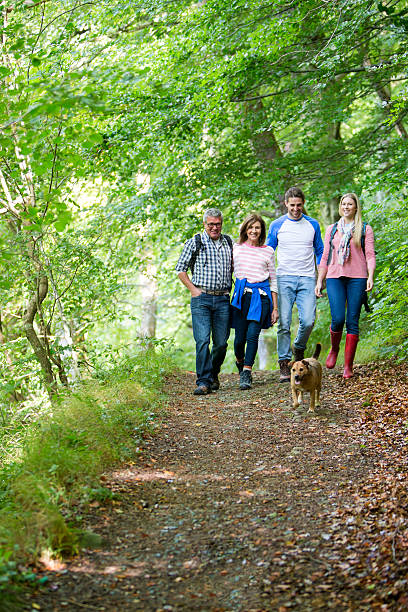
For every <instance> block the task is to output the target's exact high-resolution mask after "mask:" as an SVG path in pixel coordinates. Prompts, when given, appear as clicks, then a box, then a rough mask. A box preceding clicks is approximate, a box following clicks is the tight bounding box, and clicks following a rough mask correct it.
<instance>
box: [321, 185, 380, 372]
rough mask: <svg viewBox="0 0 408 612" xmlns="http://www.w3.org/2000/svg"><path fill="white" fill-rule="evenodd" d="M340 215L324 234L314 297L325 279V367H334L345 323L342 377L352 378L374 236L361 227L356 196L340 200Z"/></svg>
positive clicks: (370, 276) (369, 284) (372, 261)
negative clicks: (327, 313) (327, 340)
mask: <svg viewBox="0 0 408 612" xmlns="http://www.w3.org/2000/svg"><path fill="white" fill-rule="evenodd" d="M339 215H340V221H338V223H337V226H336V228H334V226H335V224H333V225H329V227H328V228H327V230H326V236H325V240H324V252H323V256H322V259H321V261H320V265H319V274H318V278H317V283H316V289H315V293H316V296H317V297H322V284H323V281H324V279H325V278H326V277H327V281H326V287H327V295H328V297H329V303H330V311H331V317H332V320H331V326H330V336H331V350H330V353H329V355H328V357H327V360H326V367H327V368H334V366H335V365H336V360H337V355H338V352H339V346H340V341H341V336H342V333H343V326H344V321H346V329H347V335H346V346H345V350H344V372H343V377H344V378H351V377H352V376H353V361H354V355H355V353H356V348H357V343H358V338H359V319H360V312H361V306H362V305H363V303H364V301H365V299H366V295H367V292H368V291H371V289H372V288H373V283H374V270H375V252H374V234H373V230H372V228H371V226H370V225H368V224H363V221H362V218H361V206H360V201H359V199H358V197H357V195H356V194H355V193H346V194H345V195H344V196H343V197H342V198H341V200H340V205H339ZM346 309H347V316H346Z"/></svg>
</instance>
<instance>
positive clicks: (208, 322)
mask: <svg viewBox="0 0 408 612" xmlns="http://www.w3.org/2000/svg"><path fill="white" fill-rule="evenodd" d="M190 307H191V319H192V322H193V334H194V340H195V343H196V374H197V385H206V386H207V387H209V386H210V385H211V383H212V382H213V380H214V378H215V377H216V376H218V374H219V372H220V370H221V366H222V363H223V361H224V359H225V355H226V352H227V346H228V344H227V342H228V337H229V333H230V302H229V296H228V295H209V294H208V293H202V294H201V295H199V296H198V297H192V298H191V302H190ZM211 337H212V350H211V355H210V349H209V346H210V340H211Z"/></svg>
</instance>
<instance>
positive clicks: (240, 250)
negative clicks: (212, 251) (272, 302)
mask: <svg viewBox="0 0 408 612" xmlns="http://www.w3.org/2000/svg"><path fill="white" fill-rule="evenodd" d="M233 257H234V274H235V276H236V278H239V279H243V278H246V279H247V280H248V281H249V282H250V283H260V282H262V281H264V280H266V279H269V286H270V288H271V291H273V292H275V293H277V292H278V286H277V283H276V271H275V251H274V250H273V248H272V247H270V246H266V245H265V246H260V247H256V246H251V245H249V244H246V243H244V244H234V247H233Z"/></svg>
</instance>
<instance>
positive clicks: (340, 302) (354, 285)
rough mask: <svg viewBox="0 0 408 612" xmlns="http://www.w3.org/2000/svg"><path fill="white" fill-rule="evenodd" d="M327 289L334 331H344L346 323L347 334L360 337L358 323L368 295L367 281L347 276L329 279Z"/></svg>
mask: <svg viewBox="0 0 408 612" xmlns="http://www.w3.org/2000/svg"><path fill="white" fill-rule="evenodd" d="M326 287H327V296H328V298H329V303H330V311H331V316H332V322H331V328H332V331H334V332H338V331H342V330H343V326H344V322H346V329H347V333H348V334H356V335H358V332H359V325H358V323H359V319H360V312H361V306H362V304H363V299H364V296H365V293H366V287H367V279H366V278H349V277H347V276H340V278H328V279H327V280H326ZM346 308H347V315H346Z"/></svg>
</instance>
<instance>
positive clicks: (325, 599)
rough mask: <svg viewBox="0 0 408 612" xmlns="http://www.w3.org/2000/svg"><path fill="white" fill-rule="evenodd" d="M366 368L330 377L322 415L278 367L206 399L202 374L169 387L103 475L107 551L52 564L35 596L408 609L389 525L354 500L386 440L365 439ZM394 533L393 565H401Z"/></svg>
mask: <svg viewBox="0 0 408 612" xmlns="http://www.w3.org/2000/svg"><path fill="white" fill-rule="evenodd" d="M365 375H366V374H365V369H364V368H362V369H360V372H359V375H358V376H357V377H356V379H353V381H351V382H349V383H348V384H347V386H346V384H345V383H344V382H343V380H342V378H341V376H340V375H339V373H338V372H334V373H328V372H325V375H324V377H325V388H324V391H323V393H322V408H321V409H320V410H319V411H318V414H317V415H316V416H313V415H309V414H307V413H306V410H305V408H303V409H302V410H299V411H297V412H294V411H293V409H292V408H291V402H290V398H289V386H288V385H287V384H286V385H282V384H279V383H278V374H277V372H274V373H257V374H256V376H255V381H254V388H253V389H252V390H251V391H249V392H248V391H245V392H242V391H239V389H238V388H237V376H235V375H227V376H222V377H221V383H222V386H221V389H220V390H219V391H218V392H217V393H213V394H212V395H211V396H207V397H198V398H197V397H194V396H193V395H192V394H191V391H192V389H193V385H194V377H193V376H192V375H191V374H186V375H185V376H184V377H183V378H182V379H174V380H171V381H168V387H169V388H170V401H169V406H168V410H167V412H166V415H165V417H164V421H163V423H162V427H161V428H160V430H159V432H158V434H157V435H156V436H154V437H152V438H150V439H148V440H146V443H145V447H144V451H143V454H142V457H141V458H140V459H138V460H137V461H136V462H135V464H134V465H130V466H126V467H124V468H123V469H121V470H118V471H117V472H115V473H113V474H110V475H109V476H108V477H107V479H106V481H105V482H104V485H105V486H108V487H110V488H111V489H112V490H113V491H114V492H115V493H116V494H118V499H116V500H114V501H113V503H112V502H110V503H107V504H105V505H104V504H103V503H102V502H101V503H99V504H98V503H95V504H94V505H93V507H91V508H89V515H88V516H87V517H86V520H87V525H88V529H89V530H91V531H92V532H94V533H96V534H99V535H101V536H102V538H103V544H102V546H100V548H96V549H93V550H92V549H89V550H88V549H87V550H84V551H83V552H82V554H81V556H80V557H78V558H75V559H73V560H71V561H70V562H68V563H67V564H66V567H65V568H64V569H61V568H58V567H57V568H55V570H54V571H48V572H47V574H48V576H49V583H48V587H47V588H46V589H45V590H43V591H42V592H40V593H38V595H37V597H36V598H35V599H34V600H33V599H32V600H31V602H33V601H35V602H37V603H36V605H37V606H39V608H37V609H42V610H55V611H60V610H63V609H67V610H106V611H118V612H121V611H126V610H143V611H150V610H152V611H156V612H158V611H164V610H168V611H171V610H186V611H190V610H205V611H211V612H222V611H272V610H276V611H278V612H283V611H284V610H287V609H293V610H302V611H303V610H306V611H307V610H311V611H314V610H327V609H333V610H336V611H338V610H382V611H386V610H400V609H401V610H403V609H404V610H406V609H407V603H406V602H405V603H404V599H403V595H401V590H402V593H403V592H404V589H400V591H399V592H397V593H394V594H391V595H390V593H389V592H388V591H387V588H388V587H387V581H390V576H391V575H392V584H394V583H395V580H397V579H398V576H396V575H395V572H398V571H400V570H397V569H395V568H392V567H391V568H390V567H388V570H387V572H388V573H387V574H384V571H383V564H381V563H380V561H379V557H378V555H379V551H376V550H375V543H373V542H376V541H377V540H376V539H375V538H376V537H377V535H378V534H379V527H378V521H377V519H376V518H375V520H374V519H373V518H372V512H371V510H369V511H367V509H366V508H364V507H363V506H364V503H363V502H362V505H361V506H360V507H358V502H357V501H356V500H357V497H356V495H357V492H358V491H359V490H360V489H361V486H362V484H361V483H363V482H364V481H365V480H366V479H367V477H368V475H370V474H371V475H372V474H375V473H377V472H376V470H378V466H379V465H383V464H384V460H385V459H384V456H385V451H384V449H383V447H382V446H381V445H380V446H377V445H374V444H371V443H370V440H369V439H368V438H367V437H366V438H364V439H362V432H361V418H362V414H361V410H358V409H357V408H356V400H359V401H360V403H361V393H362V391H361V381H362V380H364V376H365ZM307 401H308V398H307ZM373 439H374V438H373ZM358 499H360V498H358ZM363 499H364V498H363ZM370 499H371V498H370ZM377 518H378V517H377ZM380 519H381V517H380ZM373 520H374V522H373ZM370 530H371V532H372V533H371V532H370ZM373 530H374V531H375V530H378V534H377V531H376V532H375V534H374V532H373ZM374 535H375V538H374ZM398 535H399V534H398ZM396 536H397V534H396V535H395V536H394V541H393V543H392V546H391V545H390V546H391V547H393V550H392V551H391V552H389V555H388V557H387V559H388V560H389V559H390V558H391V565H392V561H393V559H394V561H395V565H396V566H398V564H399V565H400V563H401V559H400V558H397V557H398V555H399V552H398V551H397V552H396V551H395V548H396V546H397V544H398V542H397V541H396ZM370 538H371V539H370ZM377 553H378V554H377ZM376 564H377V566H378V567H377V566H376ZM404 568H405V576H406V573H407V572H406V568H407V565H406V564H405V566H404ZM392 572H394V574H393V573H392ZM400 579H401V580H402V576H401V577H400ZM387 593H388V594H387ZM30 609H31V608H30Z"/></svg>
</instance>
